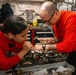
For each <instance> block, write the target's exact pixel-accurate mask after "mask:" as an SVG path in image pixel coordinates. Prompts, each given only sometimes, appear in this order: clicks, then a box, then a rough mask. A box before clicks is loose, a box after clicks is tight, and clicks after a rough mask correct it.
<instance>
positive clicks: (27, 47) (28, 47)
mask: <svg viewBox="0 0 76 75" xmlns="http://www.w3.org/2000/svg"><path fill="white" fill-rule="evenodd" d="M23 49H24V50H26V51H27V52H28V51H30V50H33V45H32V44H31V42H29V41H25V42H24V43H23Z"/></svg>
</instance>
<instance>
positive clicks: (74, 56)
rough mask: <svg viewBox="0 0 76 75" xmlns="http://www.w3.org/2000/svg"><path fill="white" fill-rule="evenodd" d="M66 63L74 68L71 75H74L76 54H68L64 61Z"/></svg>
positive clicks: (75, 73) (75, 72)
mask: <svg viewBox="0 0 76 75" xmlns="http://www.w3.org/2000/svg"><path fill="white" fill-rule="evenodd" d="M66 61H67V62H68V63H69V64H70V65H73V66H74V67H75V71H74V73H73V74H72V75H76V52H71V53H69V56H68V58H67V59H66Z"/></svg>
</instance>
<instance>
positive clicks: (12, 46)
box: [0, 32, 22, 70]
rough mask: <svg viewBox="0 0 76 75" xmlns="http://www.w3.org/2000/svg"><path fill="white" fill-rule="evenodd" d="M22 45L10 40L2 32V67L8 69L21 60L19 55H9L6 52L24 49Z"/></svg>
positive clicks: (0, 67) (0, 40) (0, 42)
mask: <svg viewBox="0 0 76 75" xmlns="http://www.w3.org/2000/svg"><path fill="white" fill-rule="evenodd" d="M21 46H22V45H21V44H20V43H17V42H15V41H13V40H11V41H10V40H8V39H7V38H6V37H5V36H4V34H3V33H2V32H0V69H2V70H8V69H10V68H12V67H13V66H15V65H16V64H17V63H18V62H19V61H20V58H19V56H18V55H13V56H11V57H7V56H6V53H7V52H8V53H9V52H12V51H13V52H15V53H18V52H19V51H20V50H21V49H22V48H21Z"/></svg>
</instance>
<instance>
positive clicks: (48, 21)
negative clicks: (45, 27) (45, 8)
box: [43, 11, 55, 23]
mask: <svg viewBox="0 0 76 75" xmlns="http://www.w3.org/2000/svg"><path fill="white" fill-rule="evenodd" d="M54 13H55V11H54V12H53V14H52V15H51V16H50V18H49V19H48V20H45V21H43V23H50V20H51V18H52V17H53V15H54Z"/></svg>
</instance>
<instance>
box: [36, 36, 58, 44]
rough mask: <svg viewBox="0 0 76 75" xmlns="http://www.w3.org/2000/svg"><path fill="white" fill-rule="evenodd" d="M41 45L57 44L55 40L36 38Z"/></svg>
mask: <svg viewBox="0 0 76 75" xmlns="http://www.w3.org/2000/svg"><path fill="white" fill-rule="evenodd" d="M37 39H38V40H39V41H40V42H41V43H43V44H53V43H57V38H56V37H54V38H37Z"/></svg>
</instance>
